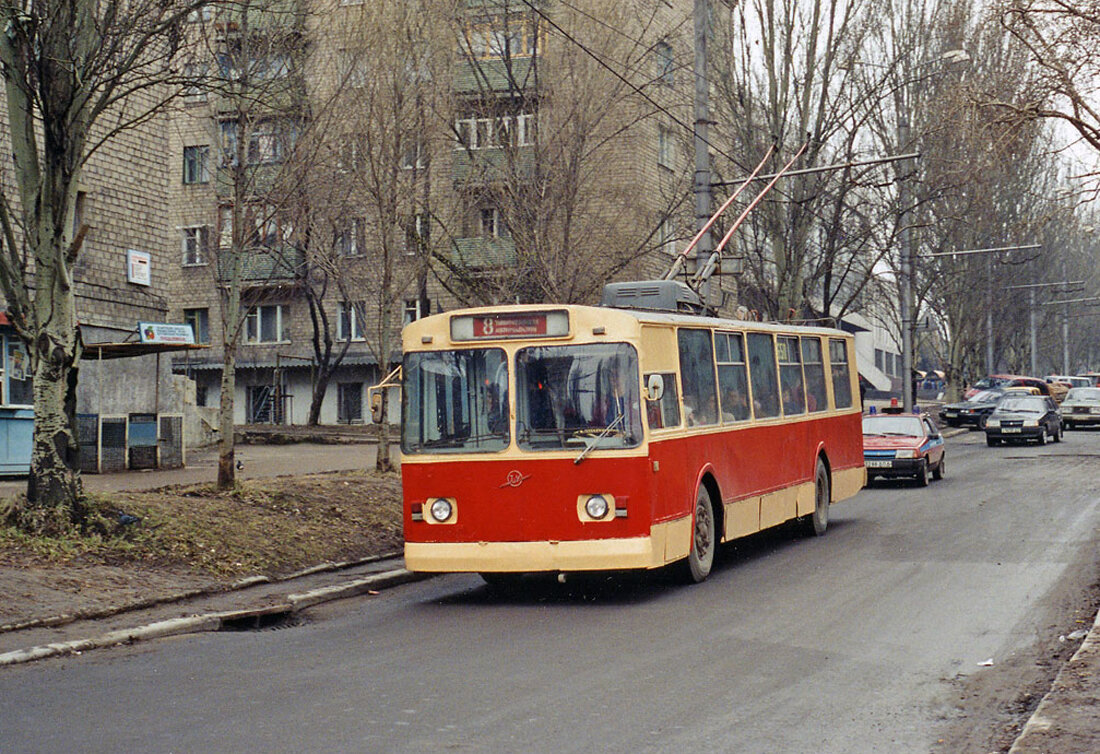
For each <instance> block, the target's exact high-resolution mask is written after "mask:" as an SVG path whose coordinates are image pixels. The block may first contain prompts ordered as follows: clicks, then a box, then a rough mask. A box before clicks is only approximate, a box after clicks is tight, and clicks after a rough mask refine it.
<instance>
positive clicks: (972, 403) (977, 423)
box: [940, 387, 1006, 429]
mask: <svg viewBox="0 0 1100 754" xmlns="http://www.w3.org/2000/svg"><path fill="white" fill-rule="evenodd" d="M1005 392H1006V391H1005V390H1004V389H1003V388H999V387H993V388H989V389H988V390H982V391H981V392H979V393H975V394H974V395H972V396H970V397H969V398H967V399H966V400H965V401H959V402H958V403H948V404H945V405H944V406H942V407H941V408H940V422H942V423H943V424H946V425H947V426H949V427H972V428H974V429H985V420H986V419H987V418H988V417H989V415H990V414H991V413H993V409H994V408H996V407H997V402H998V401H1000V400H1001V398H1002V397H1004V394H1005Z"/></svg>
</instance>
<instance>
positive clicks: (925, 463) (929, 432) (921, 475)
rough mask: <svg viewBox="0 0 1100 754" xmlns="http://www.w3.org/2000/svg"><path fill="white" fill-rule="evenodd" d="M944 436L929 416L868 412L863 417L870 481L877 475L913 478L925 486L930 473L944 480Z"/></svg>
mask: <svg viewBox="0 0 1100 754" xmlns="http://www.w3.org/2000/svg"><path fill="white" fill-rule="evenodd" d="M944 456H945V453H944V444H943V435H941V434H940V431H939V430H938V429H937V428H936V425H935V423H934V422H933V421H932V420H931V419H930V418H928V417H927V416H923V415H919V414H894V413H883V414H867V415H866V416H864V417H863V464H864V466H866V467H867V484H870V483H871V482H872V480H874V478H875V477H880V476H881V477H889V478H897V477H913V478H914V479H915V480H916V481H917V484H919V485H920V486H922V487H927V486H928V476H929V474H931V476H932V478H933V479H943V475H944V470H945V466H944Z"/></svg>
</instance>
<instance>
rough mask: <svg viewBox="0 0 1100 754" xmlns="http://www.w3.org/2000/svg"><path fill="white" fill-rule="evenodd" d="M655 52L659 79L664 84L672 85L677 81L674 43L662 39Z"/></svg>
mask: <svg viewBox="0 0 1100 754" xmlns="http://www.w3.org/2000/svg"><path fill="white" fill-rule="evenodd" d="M653 52H654V57H655V58H656V61H657V80H658V81H660V82H661V83H662V84H665V85H667V86H672V85H673V84H675V83H676V78H675V74H674V70H675V60H674V59H673V55H672V45H670V44H669V43H668V42H665V41H664V40H662V41H660V42H658V43H657V46H656V47H655V48H654V50H653Z"/></svg>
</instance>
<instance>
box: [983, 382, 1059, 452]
mask: <svg viewBox="0 0 1100 754" xmlns="http://www.w3.org/2000/svg"><path fill="white" fill-rule="evenodd" d="M1048 437H1049V438H1051V439H1052V440H1054V442H1060V441H1061V439H1062V416H1061V414H1059V413H1058V405H1057V404H1056V403H1055V402H1054V399H1053V398H1051V397H1050V396H1049V395H1011V394H1010V395H1006V396H1005V397H1004V398H1002V399H1001V402H1000V403H998V404H997V408H995V409H993V413H991V414H990V415H989V418H988V419H986V421H985V442H986V444H987V445H990V446H993V445H999V444H1000V443H1002V442H1011V441H1021V442H1023V441H1027V440H1035V441H1036V442H1038V443H1039V444H1040V445H1045V444H1046V441H1047V438H1048Z"/></svg>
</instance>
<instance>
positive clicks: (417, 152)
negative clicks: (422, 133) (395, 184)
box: [401, 138, 427, 170]
mask: <svg viewBox="0 0 1100 754" xmlns="http://www.w3.org/2000/svg"><path fill="white" fill-rule="evenodd" d="M424 155H425V149H424V142H423V141H421V140H420V139H419V138H418V139H414V140H413V143H412V144H409V146H408V148H407V149H405V151H404V152H403V153H402V155H401V169H402V170H422V169H423V168H424V167H425V166H426V164H427V163H426V162H425V160H424Z"/></svg>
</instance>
